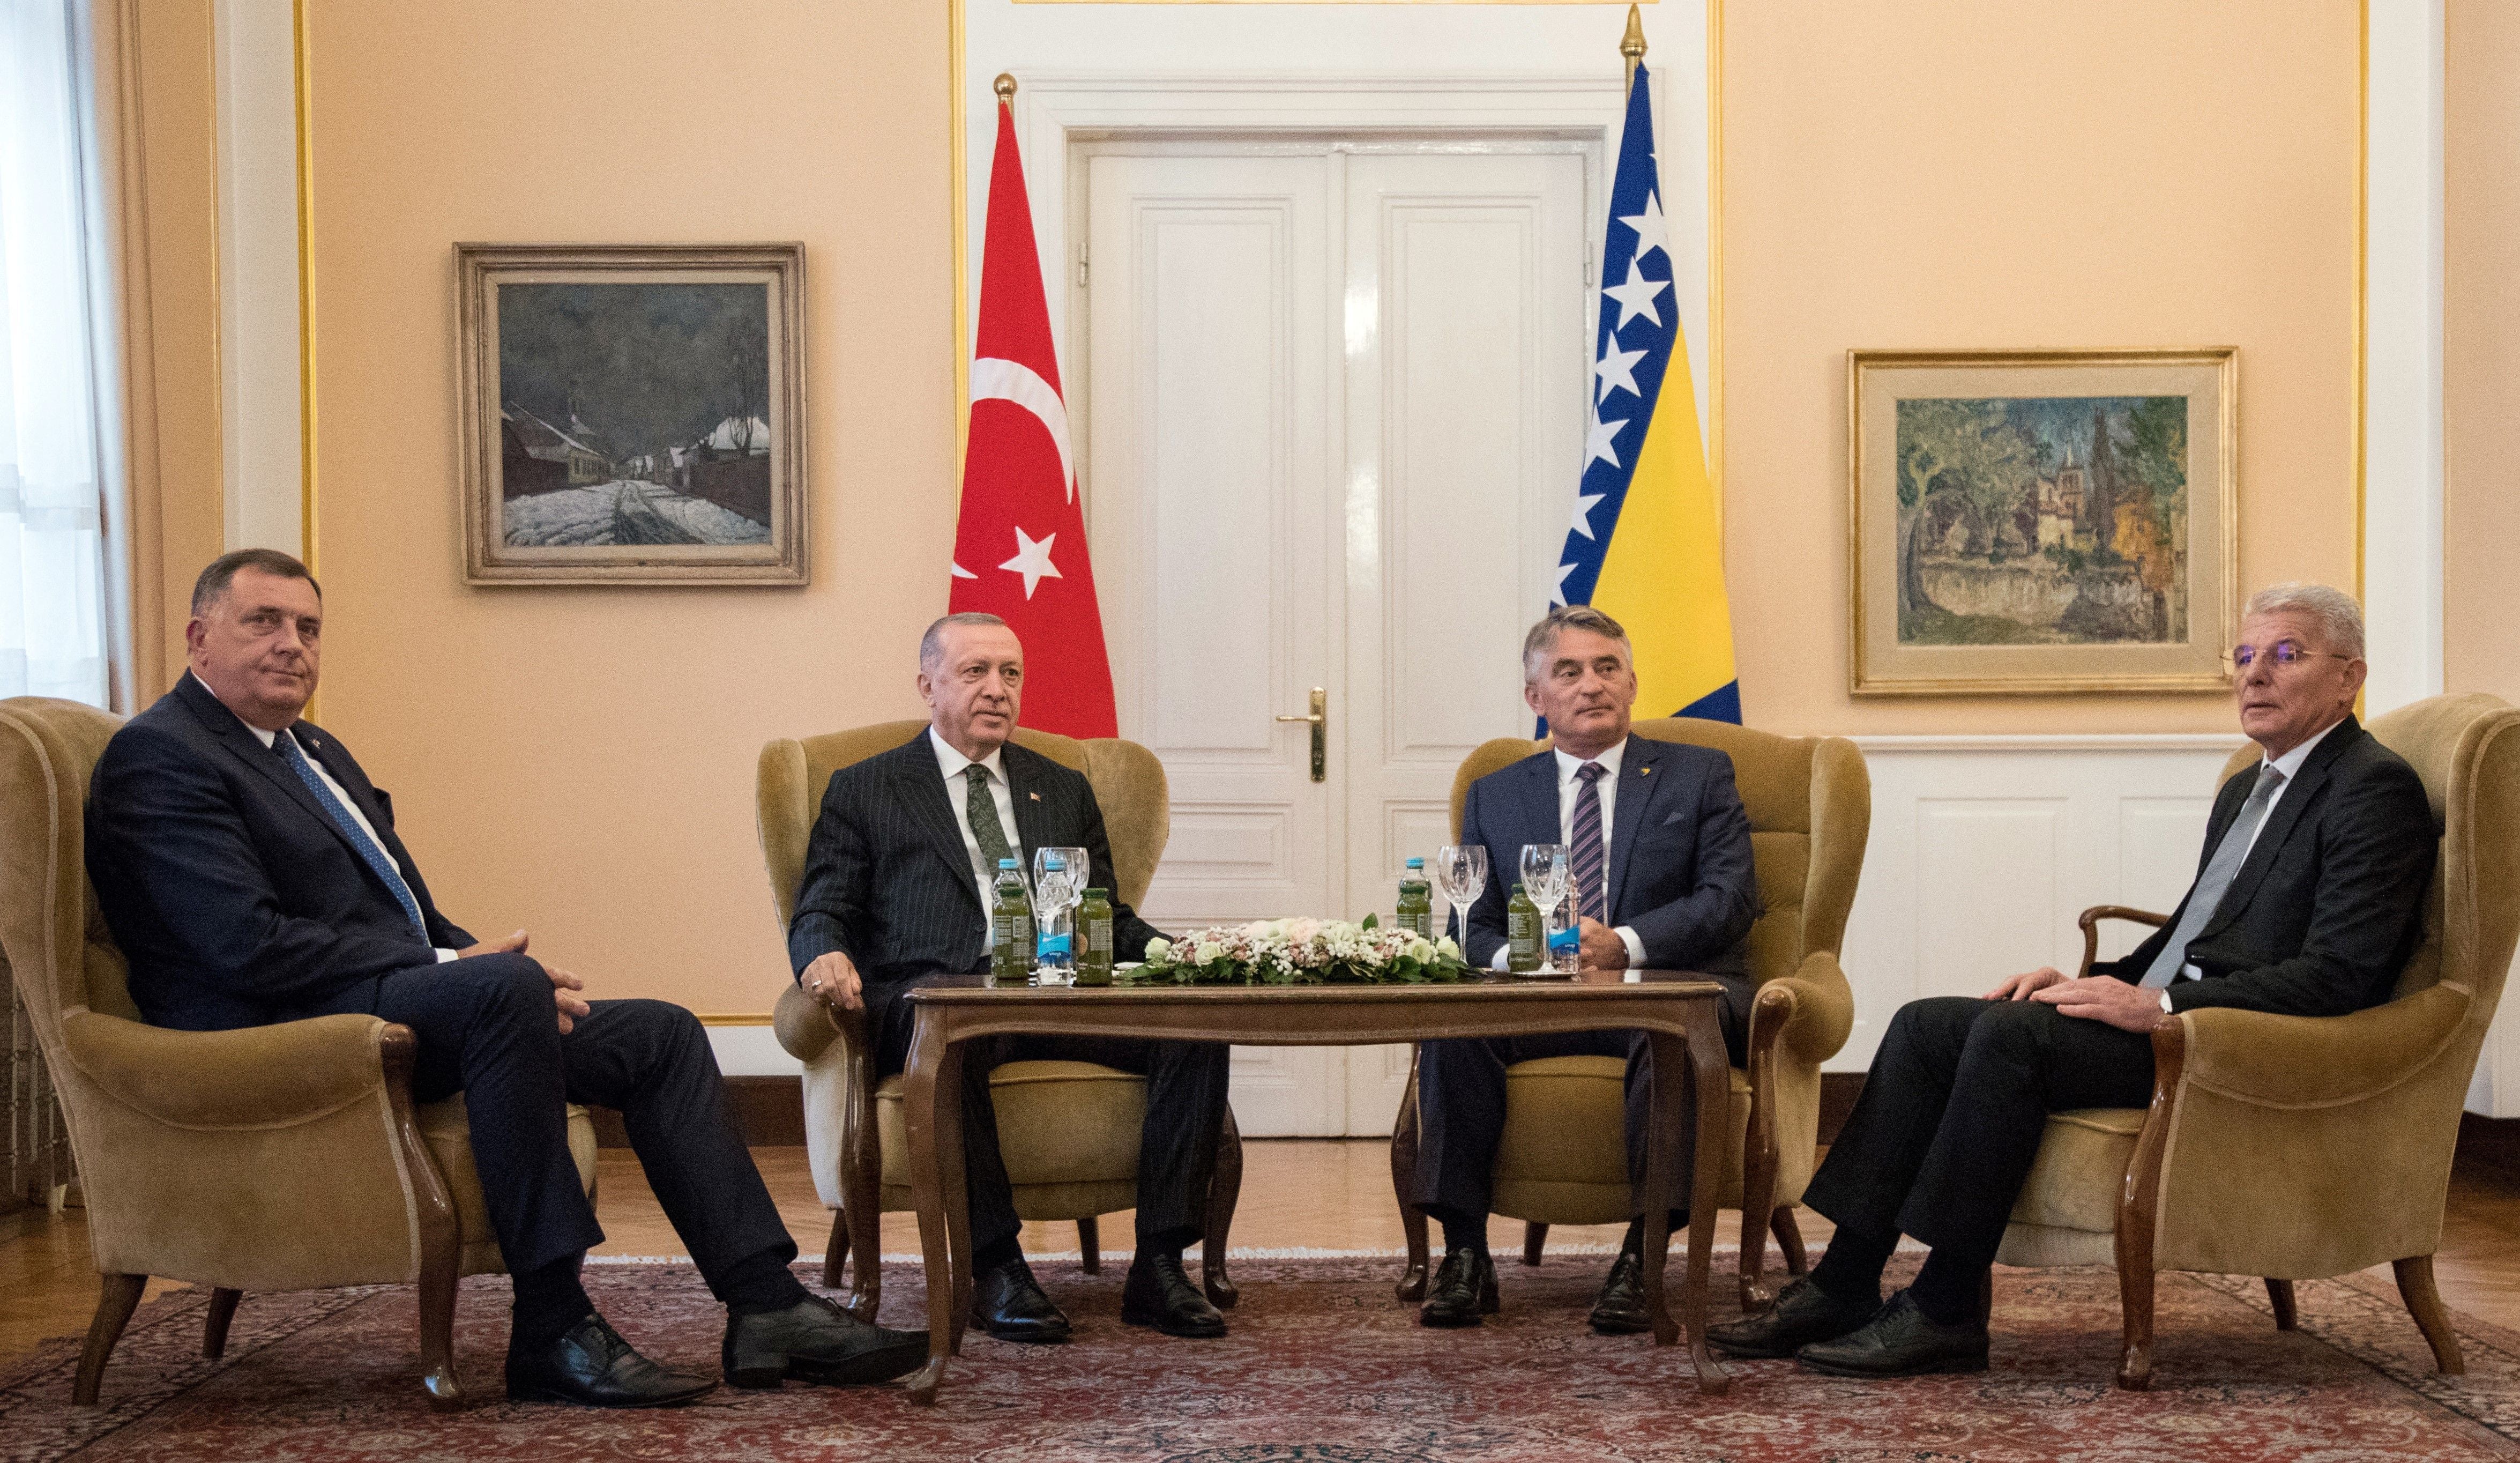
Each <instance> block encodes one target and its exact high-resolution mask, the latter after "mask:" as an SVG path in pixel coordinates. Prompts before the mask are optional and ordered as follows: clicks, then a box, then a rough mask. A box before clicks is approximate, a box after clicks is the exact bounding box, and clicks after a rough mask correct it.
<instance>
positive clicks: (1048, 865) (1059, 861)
mask: <svg viewBox="0 0 2520 1463" xmlns="http://www.w3.org/2000/svg"><path fill="white" fill-rule="evenodd" d="M1072 892H1074V891H1073V890H1072V889H1071V888H1070V887H1069V885H1068V868H1067V861H1066V860H1065V859H1063V858H1061V857H1059V856H1058V855H1057V854H1056V853H1045V854H1043V855H1042V866H1041V906H1040V907H1039V908H1038V909H1036V910H1035V911H1034V922H1035V924H1036V926H1037V933H1036V937H1035V943H1034V947H1033V966H1034V969H1035V973H1036V974H1037V975H1038V976H1039V978H1040V981H1041V983H1043V984H1045V985H1053V984H1064V983H1067V981H1068V979H1069V978H1070V977H1071V976H1072V975H1073V974H1074V972H1075V970H1076V941H1075V938H1074V935H1073V925H1072V923H1071V921H1072V918H1073V917H1072V915H1071V914H1070V912H1069V902H1068V895H1069V894H1070V893H1072Z"/></svg>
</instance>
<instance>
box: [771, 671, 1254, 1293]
mask: <svg viewBox="0 0 2520 1463" xmlns="http://www.w3.org/2000/svg"><path fill="white" fill-rule="evenodd" d="M925 725H926V723H925V722H923V721H886V722H880V723H877V725H874V726H862V727H858V728H855V729H854V730H850V731H843V732H832V733H831V734H830V735H827V736H820V737H808V738H806V739H804V740H803V741H796V740H792V739H785V738H783V739H781V740H779V741H776V742H772V743H770V744H769V745H768V746H766V747H764V748H762V749H761V764H760V771H759V778H758V783H757V792H758V800H759V818H760V831H761V858H762V862H763V863H764V865H765V866H766V867H767V869H768V871H769V875H770V897H771V900H772V903H773V905H774V907H775V908H776V909H777V910H778V914H779V928H780V929H781V930H783V931H784V930H786V929H787V924H788V922H789V921H790V920H791V919H793V918H794V916H795V913H796V891H797V887H798V886H799V885H800V884H801V883H802V882H803V881H804V876H805V846H806V841H807V840H808V838H809V837H810V836H811V835H812V833H813V830H814V819H815V816H816V814H817V812H818V811H819V810H820V808H821V806H822V799H823V790H824V788H825V787H827V786H828V785H829V784H830V783H831V780H832V773H833V772H836V771H838V770H839V769H840V768H842V767H846V766H849V765H851V764H853V763H856V762H860V761H864V760H865V759H866V758H868V757H871V756H874V755H876V754H877V753H882V752H889V751H891V750H892V749H893V748H895V747H898V746H900V745H901V744H902V743H904V742H907V741H909V740H910V739H911V738H912V737H913V736H915V735H917V734H918V732H919V731H920V729H921V728H922V727H923V726H925ZM1014 740H1015V742H1016V743H1017V744H1018V745H1020V746H1023V747H1025V748H1028V749H1030V750H1031V751H1034V752H1037V753H1040V754H1042V755H1044V756H1046V757H1049V758H1051V759H1052V760H1053V761H1056V762H1057V763H1059V764H1060V765H1062V766H1066V767H1072V768H1074V769H1076V770H1077V771H1079V772H1082V773H1084V774H1085V777H1086V780H1087V781H1088V782H1090V783H1092V784H1093V785H1094V797H1095V800H1096V801H1097V802H1099V803H1100V804H1101V805H1102V822H1103V827H1104V829H1105V831H1106V832H1107V833H1108V834H1109V836H1110V840H1111V862H1112V865H1113V868H1112V876H1113V878H1114V879H1115V880H1116V881H1117V883H1118V887H1117V888H1116V889H1114V890H1113V891H1112V892H1113V894H1115V895H1116V896H1118V897H1119V898H1121V899H1124V900H1126V901H1127V902H1129V903H1131V904H1135V903H1137V902H1138V901H1140V900H1141V899H1143V898H1145V897H1146V892H1147V886H1148V883H1150V882H1151V881H1152V880H1153V878H1154V874H1155V865H1156V863H1157V862H1158V861H1159V860H1160V859H1161V858H1162V857H1163V852H1164V844H1165V843H1166V842H1167V841H1168V840H1169V839H1170V838H1171V836H1172V801H1171V794H1170V792H1169V789H1168V787H1167V785H1166V783H1165V781H1164V768H1163V763H1161V762H1159V761H1157V760H1156V759H1155V754H1153V753H1151V752H1148V750H1147V749H1145V748H1144V747H1141V746H1139V745H1138V744H1137V743H1135V742H1127V741H1122V740H1120V739H1118V738H1116V737H1115V738H1101V739H1096V740H1093V741H1082V742H1080V741H1077V740H1074V739H1072V738H1068V737H1061V736H1054V735H1052V734H1051V733H1048V732H1037V731H1032V730H1029V729H1018V730H1017V731H1016V732H1015V735H1014ZM774 1021H775V1024H776V1026H777V1029H778V1033H779V1044H780V1045H781V1046H783V1047H785V1048H787V1054H788V1055H789V1056H791V1057H794V1058H795V1059H796V1060H797V1061H799V1062H802V1063H803V1064H805V1152H806V1158H807V1161H808V1162H809V1163H810V1165H811V1166H812V1167H813V1170H814V1188H815V1190H816V1192H818V1193H819V1194H821V1195H822V1199H823V1204H824V1206H825V1207H826V1208H828V1209H830V1210H832V1237H831V1242H830V1244H829V1246H828V1247H827V1248H826V1250H825V1252H824V1257H823V1283H824V1284H825V1285H826V1286H830V1287H832V1288H834V1289H836V1288H837V1287H838V1286H839V1284H840V1273H841V1266H842V1264H843V1262H844V1261H846V1259H847V1258H848V1257H849V1255H850V1253H851V1251H852V1250H854V1251H855V1252H856V1255H857V1265H856V1268H855V1269H854V1270H853V1271H852V1272H851V1273H852V1274H853V1276H854V1277H855V1281H856V1283H855V1285H854V1286H852V1287H851V1289H850V1292H849V1296H848V1299H847V1301H846V1302H845V1304H846V1305H847V1306H848V1308H849V1309H850V1310H852V1311H854V1312H855V1313H856V1314H858V1315H859V1316H861V1317H863V1318H865V1319H868V1320H873V1319H874V1318H875V1314H876V1310H877V1306H878V1305H879V1304H880V1303H881V1300H882V1286H883V1266H882V1263H881V1257H882V1243H881V1236H882V1226H881V1224H880V1222H879V1219H878V1216H879V1214H880V1213H881V1212H883V1211H887V1210H890V1211H900V1210H907V1209H910V1208H911V1207H912V1205H911V1196H910V1166H909V1158H908V1154H909V1130H908V1122H907V1120H906V1119H905V1117H904V1116H903V1112H902V1102H901V1078H900V1077H899V1076H898V1075H894V1076H888V1077H885V1078H884V1079H883V1080H882V1081H881V1082H877V1080H876V1078H875V1048H874V1045H873V1043H872V1042H871V1041H870V1039H869V1037H868V1032H867V1026H866V1013H865V1012H863V1011H833V1010H832V1009H831V1008H830V1007H827V1006H825V1005H823V1004H822V1003H821V1002H820V1001H817V1000H815V999H814V998H813V997H811V996H808V995H807V994H805V992H804V991H803V990H802V989H800V988H799V987H797V986H796V985H795V984H794V983H792V982H791V983H788V985H787V989H785V990H783V991H781V992H780V993H779V1006H778V1010H777V1012H776V1014H775V1016H774ZM989 1087H990V1096H991V1098H992V1100H993V1102H994V1104H995V1106H996V1108H997V1116H998V1140H999V1143H1000V1144H1001V1145H1002V1148H1003V1151H1004V1153H1005V1157H1006V1164H1007V1176H1008V1178H1009V1179H1010V1180H1011V1181H1012V1184H1013V1187H1014V1201H1015V1212H1016V1213H1017V1214H1019V1215H1021V1216H1022V1217H1024V1218H1026V1219H1031V1220H1050V1219H1073V1220H1074V1221H1076V1230H1077V1244H1078V1249H1079V1250H1080V1251H1081V1252H1082V1253H1083V1256H1084V1261H1085V1270H1086V1273H1088V1274H1092V1273H1095V1272H1096V1271H1097V1270H1099V1269H1100V1268H1101V1264H1102V1257H1101V1253H1100V1248H1101V1247H1100V1236H1099V1234H1098V1226H1097V1222H1096V1221H1097V1220H1098V1219H1099V1218H1100V1216H1102V1215H1103V1214H1107V1213H1112V1212H1117V1211H1120V1210H1126V1209H1135V1208H1136V1207H1137V1204H1138V1145H1139V1134H1140V1130H1141V1129H1142V1128H1143V1127H1144V1126H1145V1123H1146V1116H1147V1081H1146V1078H1144V1077H1142V1076H1137V1075H1134V1074H1130V1073H1125V1072H1120V1071H1117V1070H1115V1069H1113V1068H1109V1067H1102V1066H1099V1065H1096V1064H1094V1063H1090V1062H1010V1063H1007V1064H1006V1065H1004V1066H1002V1067H1000V1068H998V1069H997V1070H996V1071H995V1072H994V1073H992V1074H990V1078H989ZM1241 1188H1242V1136H1241V1133H1240V1132H1239V1130H1238V1129H1237V1128H1236V1127H1235V1124H1234V1112H1233V1109H1231V1108H1230V1107H1229V1108H1228V1109H1227V1110H1226V1114H1225V1133H1224V1139H1223V1142H1222V1143H1221V1144H1220V1146H1219V1147H1218V1149H1217V1155H1216V1174H1215V1179H1214V1181H1213V1183H1212V1184H1211V1185H1210V1187H1209V1191H1208V1216H1207V1236H1206V1241H1205V1249H1204V1251H1203V1255H1202V1264H1201V1269H1202V1273H1203V1278H1204V1283H1205V1286H1206V1290H1207V1295H1208V1299H1209V1300H1211V1301H1213V1302H1214V1303H1217V1304H1218V1305H1232V1304H1233V1303H1235V1300H1236V1299H1237V1297H1236V1292H1235V1287H1234V1282H1233V1281H1232V1280H1231V1279H1230V1278H1229V1277H1228V1276H1227V1274H1226V1267H1225V1248H1226V1240H1227V1236H1228V1233H1229V1232H1230V1231H1231V1229H1232V1227H1233V1223H1234V1207H1235V1204H1236V1201H1237V1200H1238V1197H1239V1195H1240V1193H1241Z"/></svg>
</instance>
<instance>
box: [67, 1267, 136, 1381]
mask: <svg viewBox="0 0 2520 1463" xmlns="http://www.w3.org/2000/svg"><path fill="white" fill-rule="evenodd" d="M101 1278H102V1279H103V1281H104V1287H103V1289H102V1290H100V1291H99V1293H98V1295H97V1298H96V1319H95V1320H93V1321H90V1322H89V1323H88V1328H87V1349H85V1350H82V1351H80V1352H79V1364H78V1376H77V1377H76V1378H75V1379H74V1380H73V1381H72V1382H71V1383H70V1401H71V1403H72V1404H73V1405H75V1406H80V1407H93V1406H95V1405H96V1394H97V1391H98V1389H99V1388H100V1387H102V1386H103V1385H104V1383H105V1363H106V1360H107V1358H109V1357H111V1356H112V1355H113V1344H114V1343H115V1342H118V1341H120V1340H122V1328H123V1327H124V1326H127V1325H129V1324H130V1323H131V1312H133V1311H134V1310H137V1309H139V1308H140V1293H141V1292H142V1291H145V1290H147V1289H148V1288H149V1277H148V1276H146V1275H107V1276H103V1277H101Z"/></svg>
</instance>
